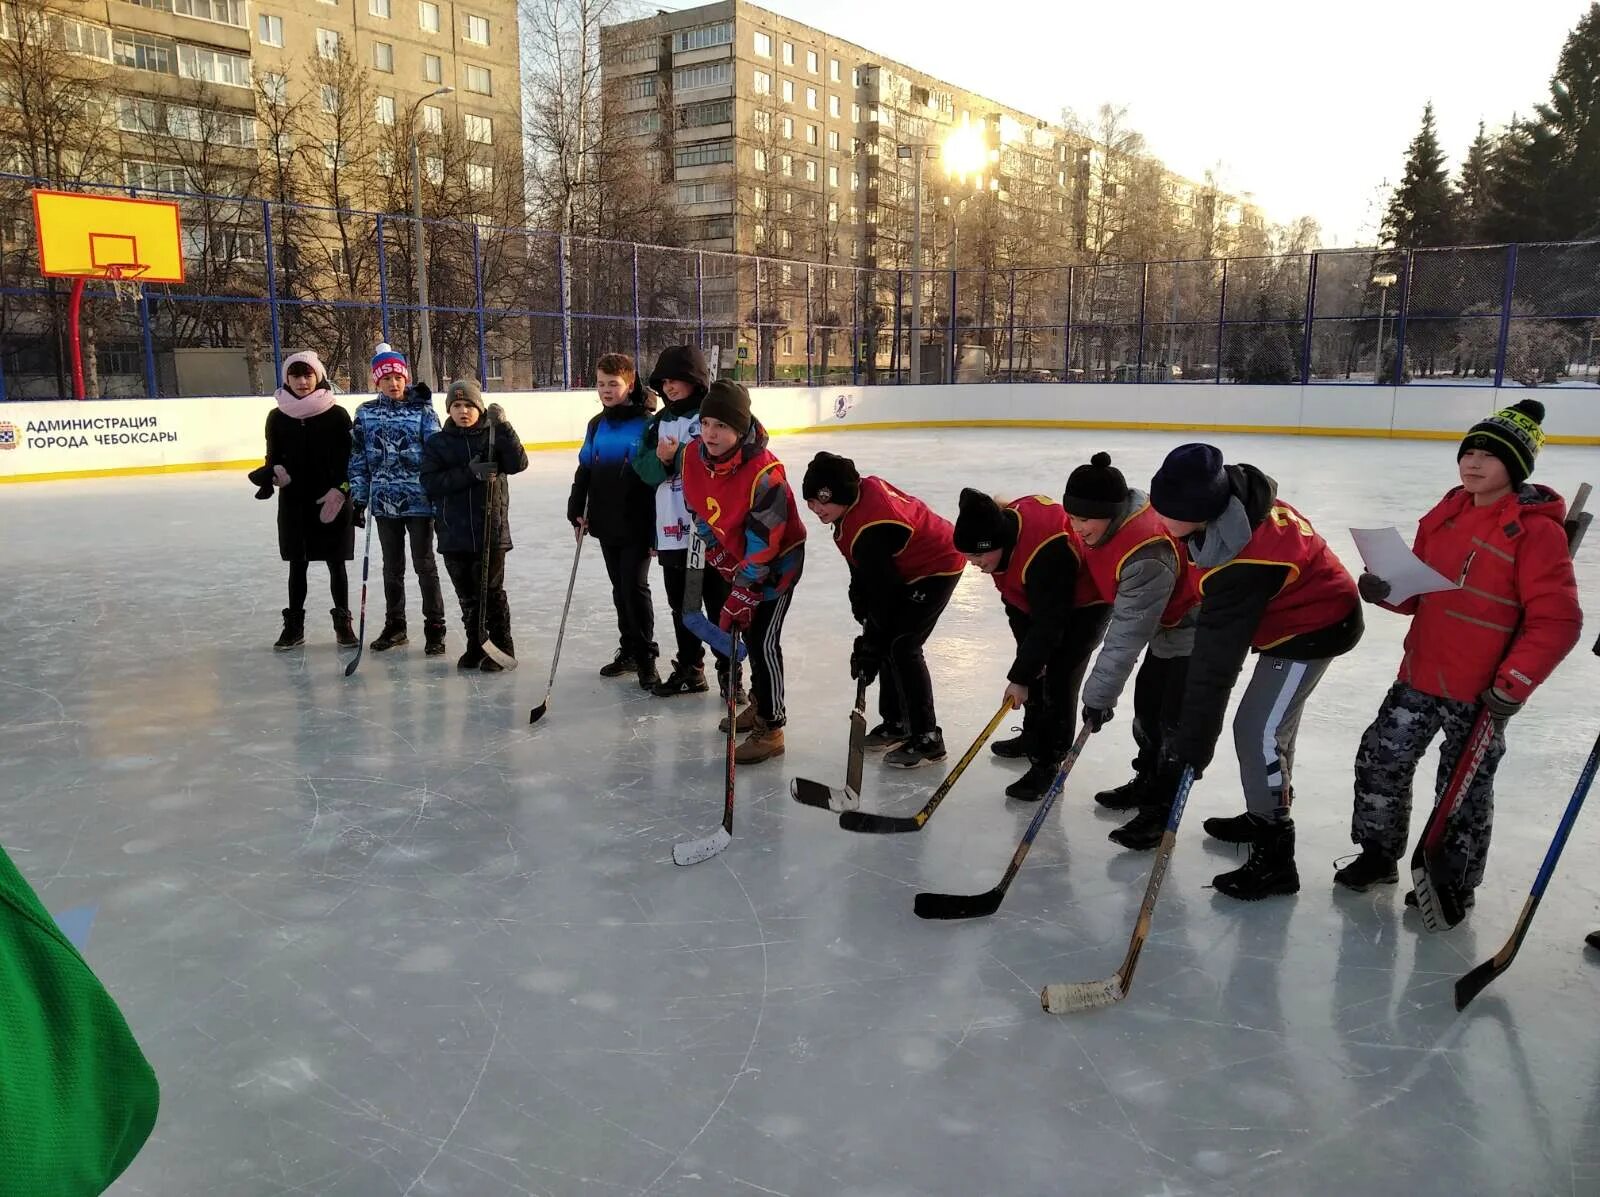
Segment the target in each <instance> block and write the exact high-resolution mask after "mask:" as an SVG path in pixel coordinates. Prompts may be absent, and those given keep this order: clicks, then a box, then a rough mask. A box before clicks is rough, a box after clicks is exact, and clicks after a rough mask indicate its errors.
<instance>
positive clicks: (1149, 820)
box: [1106, 805, 1172, 852]
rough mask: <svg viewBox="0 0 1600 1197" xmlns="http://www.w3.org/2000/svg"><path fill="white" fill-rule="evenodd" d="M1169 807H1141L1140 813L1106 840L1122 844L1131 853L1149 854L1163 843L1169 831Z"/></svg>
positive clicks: (1170, 811) (1170, 809)
mask: <svg viewBox="0 0 1600 1197" xmlns="http://www.w3.org/2000/svg"><path fill="white" fill-rule="evenodd" d="M1171 813H1172V808H1171V807H1169V806H1160V805H1156V806H1141V807H1140V808H1139V813H1138V814H1136V815H1134V816H1133V818H1132V819H1130V820H1128V822H1126V823H1124V824H1123V825H1122V826H1121V827H1118V828H1116V829H1115V830H1114V831H1112V832H1111V834H1109V835H1108V836H1106V839H1108V840H1110V841H1111V842H1112V843H1113V844H1120V845H1122V847H1124V848H1126V849H1128V851H1130V852H1148V851H1150V849H1151V848H1154V847H1155V846H1156V845H1157V844H1159V843H1160V842H1161V837H1162V835H1163V834H1165V832H1166V830H1167V817H1168V816H1169V815H1170V814H1171Z"/></svg>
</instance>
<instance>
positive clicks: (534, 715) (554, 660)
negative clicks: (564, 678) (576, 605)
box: [528, 534, 585, 723]
mask: <svg viewBox="0 0 1600 1197" xmlns="http://www.w3.org/2000/svg"><path fill="white" fill-rule="evenodd" d="M584 540H585V537H584V536H583V535H582V534H580V535H579V536H578V547H577V548H576V549H575V550H574V551H573V554H572V576H571V577H569V578H568V579H567V601H566V602H564V603H562V604H561V627H560V629H559V630H558V631H557V632H556V649H555V652H553V653H551V654H550V680H549V682H547V683H546V684H545V688H544V701H543V702H541V703H540V704H539V705H538V706H536V707H534V708H533V710H531V711H529V712H528V722H529V723H537V722H539V720H541V719H543V718H544V713H545V712H546V711H548V710H549V709H550V696H551V695H552V694H554V693H555V690H556V666H557V665H559V664H560V663H561V642H562V641H563V640H564V639H566V636H567V612H568V611H571V610H572V587H573V584H574V583H575V582H577V580H578V559H579V558H580V557H582V556H583V542H584Z"/></svg>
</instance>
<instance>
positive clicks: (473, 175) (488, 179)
mask: <svg viewBox="0 0 1600 1197" xmlns="http://www.w3.org/2000/svg"><path fill="white" fill-rule="evenodd" d="M467 186H468V187H470V188H472V190H474V191H488V190H489V189H490V188H491V187H493V186H494V167H492V166H479V165H478V164H477V163H476V162H469V163H467Z"/></svg>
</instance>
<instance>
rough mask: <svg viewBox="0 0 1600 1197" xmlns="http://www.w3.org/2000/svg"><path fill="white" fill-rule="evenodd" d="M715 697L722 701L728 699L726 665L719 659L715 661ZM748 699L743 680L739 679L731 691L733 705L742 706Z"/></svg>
mask: <svg viewBox="0 0 1600 1197" xmlns="http://www.w3.org/2000/svg"><path fill="white" fill-rule="evenodd" d="M717 697H719V698H721V699H722V701H723V702H727V701H728V667H727V666H726V665H725V664H723V663H722V662H721V661H718V662H717ZM749 701H750V695H749V692H748V691H746V690H745V688H744V681H743V680H742V679H741V680H740V682H739V684H738V685H737V686H736V687H735V688H734V691H733V705H734V706H736V707H742V706H744V705H746V704H747V703H748V702H749Z"/></svg>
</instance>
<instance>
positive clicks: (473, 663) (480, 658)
mask: <svg viewBox="0 0 1600 1197" xmlns="http://www.w3.org/2000/svg"><path fill="white" fill-rule="evenodd" d="M486 660H488V658H487V657H485V656H484V655H483V649H482V648H480V647H479V646H478V645H477V644H476V643H469V644H468V645H467V651H466V652H464V653H462V654H461V655H460V656H459V657H457V658H456V668H457V669H478V668H480V667H481V666H482V665H483V663H484V662H485V661H486Z"/></svg>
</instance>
